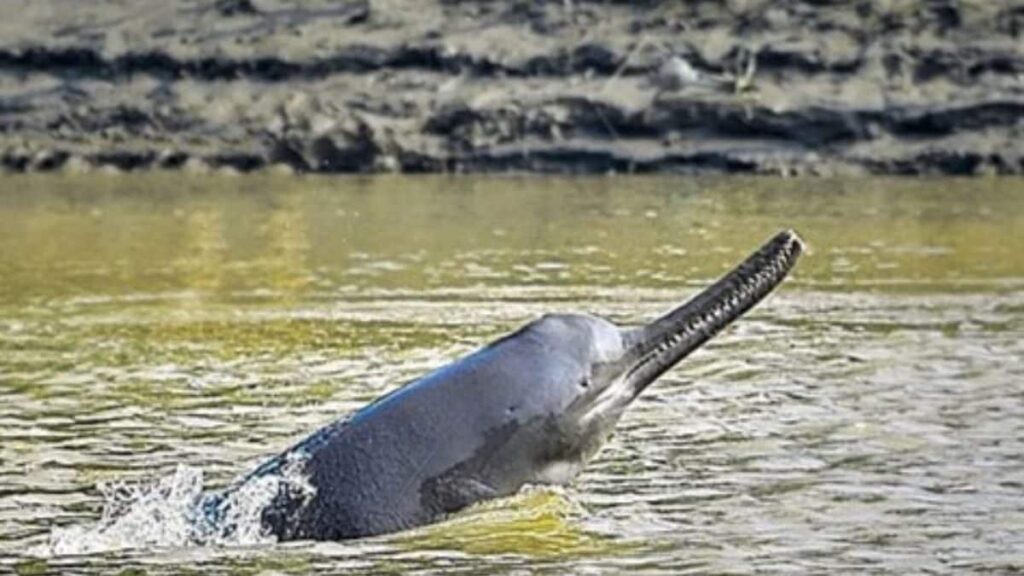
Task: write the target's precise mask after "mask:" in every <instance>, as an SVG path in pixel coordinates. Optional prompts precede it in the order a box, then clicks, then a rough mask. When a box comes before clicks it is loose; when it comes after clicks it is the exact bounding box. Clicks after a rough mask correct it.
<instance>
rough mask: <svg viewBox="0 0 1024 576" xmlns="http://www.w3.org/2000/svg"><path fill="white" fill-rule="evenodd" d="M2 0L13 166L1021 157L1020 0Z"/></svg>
mask: <svg viewBox="0 0 1024 576" xmlns="http://www.w3.org/2000/svg"><path fill="white" fill-rule="evenodd" d="M5 7H6V8H7V9H5V11H4V12H5V15H4V18H3V19H2V21H0V165H2V166H3V167H4V168H5V169H7V170H10V171H47V170H67V171H76V170H91V169H104V170H136V169H152V168H165V169H182V170H194V171H204V170H211V169H212V170H238V171H249V170H254V169H260V168H266V167H276V168H279V169H283V170H294V171H312V172H393V171H402V172H490V171H539V172H559V173H577V172H580V173H606V172H741V173H773V174H805V173H806V174H825V175H828V174H850V173H854V174H856V173H889V174H920V173H943V174H989V173H1017V174H1020V173H1024V39H1022V37H1021V36H1022V30H1024V3H1022V2H1019V1H1012V0H1007V1H1004V2H987V1H984V0H975V1H971V0H962V1H959V2H957V1H952V0H949V1H943V0H936V1H927V2H926V1H923V0H922V1H904V0H888V1H884V2H882V1H878V2H872V1H861V2H840V1H829V0H802V1H797V0H794V1H790V2H784V3H779V2H759V1H754V0H750V1H741V0H705V1H699V2H686V3H675V2H640V3H628V2H614V1H601V2H586V1H580V0H576V1H568V0H567V1H559V2H486V1H456V0H448V1H444V0H442V1H430V2H420V1H411V0H409V1H400V0H394V1H376V0H375V1H371V2H365V1H354V0H346V1H339V0H333V1H327V0H322V1H319V2H299V1H298V0H295V1H286V0H219V1H218V0H203V1H187V0H179V1H177V2H164V1H161V0H136V1H134V2H131V3H127V4H126V3H123V2H118V1H114V0H97V1H94V2H89V3H83V2H78V1H71V0H8V1H7V2H6V3H5ZM673 56H675V57H677V58H678V59H679V61H682V62H684V63H686V64H688V65H689V66H691V67H692V69H693V71H694V72H695V73H696V74H698V75H699V76H700V77H701V81H698V82H695V83H693V82H690V83H688V82H685V81H682V82H679V81H677V82H674V84H675V85H674V86H670V88H671V89H664V88H665V86H666V82H665V74H664V68H662V66H663V65H664V63H665V61H666V60H668V59H670V58H672V57H673ZM677 62H678V61H677ZM659 70H662V71H663V72H662V73H661V74H659V73H658V71H659ZM672 79H673V78H670V80H672ZM705 79H710V80H714V81H709V82H704V81H703V80H705ZM675 80H679V79H678V78H675ZM684 80H685V79H684ZM669 84H673V82H669ZM680 84H682V85H681V86H680Z"/></svg>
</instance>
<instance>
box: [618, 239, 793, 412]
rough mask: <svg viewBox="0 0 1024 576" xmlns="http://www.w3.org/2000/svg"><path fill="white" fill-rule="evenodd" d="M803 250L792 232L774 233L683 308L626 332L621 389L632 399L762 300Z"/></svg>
mask: <svg viewBox="0 0 1024 576" xmlns="http://www.w3.org/2000/svg"><path fill="white" fill-rule="evenodd" d="M803 247H804V245H803V241H802V240H801V239H800V237H799V236H798V235H797V234H796V232H794V231H792V230H786V231H783V232H780V233H779V234H776V235H775V237H774V238H772V239H771V240H769V241H768V242H767V243H766V244H765V245H764V246H762V247H761V248H760V249H759V250H758V251H757V252H755V253H753V254H751V255H750V257H748V258H747V259H746V260H744V261H743V263H742V264H740V265H739V266H737V267H736V268H735V269H733V270H732V272H729V273H728V274H726V275H725V276H723V277H722V278H721V279H720V280H719V281H718V282H715V283H714V284H713V285H711V287H709V288H707V289H706V290H704V291H703V292H701V293H700V294H698V295H697V296H696V297H694V298H693V299H692V300H690V301H689V302H687V303H686V304H683V305H682V306H680V307H679V308H676V309H675V310H672V311H671V312H669V313H668V314H665V315H664V316H662V317H661V318H658V319H657V320H655V321H654V322H651V323H650V324H648V325H647V326H643V327H640V328H636V329H633V330H630V331H628V332H626V333H625V335H624V338H625V340H626V342H625V343H626V346H627V348H628V350H629V352H628V353H627V354H626V359H625V362H627V363H628V367H626V374H625V376H624V383H625V384H626V385H627V386H628V387H629V388H631V390H632V393H633V395H634V397H635V396H636V395H638V394H640V392H642V391H643V390H644V389H645V388H646V387H647V386H649V385H650V384H651V382H654V380H656V379H657V378H658V376H660V375H661V374H663V373H664V372H665V371H666V370H668V369H669V368H671V367H672V366H674V365H675V364H676V363H677V362H679V361H680V360H682V359H683V358H685V357H686V356H687V355H688V354H690V352H693V351H694V350H696V349H697V348H699V347H700V346H701V345H702V344H704V343H705V342H707V341H708V339H710V338H711V337H712V336H714V335H715V334H717V333H718V332H719V331H720V330H722V329H723V328H725V327H726V326H728V325H729V324H731V323H732V322H733V321H734V320H736V319H737V318H739V317H740V316H742V315H743V314H744V313H745V312H746V311H747V310H750V308H752V307H753V306H754V305H755V304H757V303H758V302H759V301H760V300H761V299H762V298H764V297H765V296H767V295H768V293H769V292H771V291H772V290H773V289H774V288H775V287H776V286H778V285H779V283H781V282H782V280H783V278H785V277H786V274H787V273H788V272H789V271H790V269H792V268H793V265H794V264H795V263H796V260H797V258H798V257H799V256H800V253H801V251H802V250H803Z"/></svg>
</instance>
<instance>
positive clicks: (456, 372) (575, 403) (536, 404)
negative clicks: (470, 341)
mask: <svg viewBox="0 0 1024 576" xmlns="http://www.w3.org/2000/svg"><path fill="white" fill-rule="evenodd" d="M802 249H803V244H802V242H801V240H800V238H799V237H798V236H797V235H796V233H794V232H792V231H788V230H787V231H784V232H780V233H779V234H778V235H776V236H775V237H774V238H772V239H771V240H769V241H768V242H767V243H766V244H765V245H764V246H763V247H761V249H760V250H758V251H757V252H755V253H754V254H752V255H751V256H750V257H749V258H747V259H746V260H745V261H744V262H743V263H741V264H740V265H739V266H737V267H736V268H735V269H734V270H733V271H731V272H730V273H728V274H727V275H726V276H724V277H723V278H722V279H720V280H719V281H718V282H716V283H715V284H714V285H712V286H711V287H709V288H707V289H706V290H704V291H703V292H701V293H700V294H698V295H697V296H696V297H695V298H693V299H692V300H690V301H689V302H687V303H686V304H684V305H682V306H680V307H678V308H676V309H674V310H672V311H670V312H668V313H667V314H665V315H663V316H661V317H660V318H657V319H655V320H654V321H652V322H651V323H649V324H647V325H646V326H641V327H639V328H632V329H622V328H619V327H618V326H616V325H615V324H613V323H611V322H609V321H608V320H605V319H603V318H600V317H597V316H590V315H583V314H549V315H545V316H544V317H542V318H540V319H539V320H536V321H534V322H531V323H530V324H528V325H526V326H524V327H523V328H521V329H520V330H518V331H517V332H515V333H513V334H510V335H508V336H505V337H504V338H501V339H499V340H497V341H495V342H492V343H491V344H489V345H487V346H485V347H484V348H482V349H480V350H478V351H477V352H474V353H473V354H470V355H469V356H466V357H465V358H462V359H461V360H457V361H456V362H453V363H452V364H449V365H447V366H445V367H443V368H440V369H438V370H436V371H434V372H432V373H430V374H428V375H427V376H425V377H423V378H421V379H419V380H417V381H415V382H412V383H410V384H407V385H405V386H403V387H401V388H399V389H398V390H395V391H394V392H391V393H390V394H388V395H386V396H384V397H383V398H380V399H378V400H377V401H375V402H374V403H372V404H370V405H369V406H367V407H365V408H363V409H361V410H359V411H358V412H356V413H354V414H353V415H351V416H350V417H348V418H345V419H343V420H341V421H339V422H337V423H335V424H332V425H330V426H327V427H326V428H324V429H322V430H320V431H318V432H316V433H314V434H313V435H312V436H310V437H309V438H307V439H305V440H303V441H302V442H300V443H299V444H297V445H296V446H294V447H293V448H291V449H289V450H287V451H286V452H285V453H283V454H282V455H280V456H278V457H276V458H274V459H272V460H270V461H269V462H267V463H265V464H263V465H262V466H260V467H258V468H257V469H256V470H255V471H254V472H253V473H252V474H250V475H248V476H246V477H245V478H243V479H242V480H241V481H240V482H239V483H238V484H237V485H236V486H233V487H231V488H228V489H227V491H226V493H227V495H225V494H217V495H212V496H210V497H209V498H208V499H207V500H206V501H205V502H204V503H203V505H202V508H203V512H204V515H205V517H206V521H207V522H209V523H210V524H211V525H212V526H211V530H213V531H215V532H218V533H221V532H223V531H225V530H226V529H227V530H230V527H227V528H225V527H224V526H218V524H222V523H223V522H225V520H224V518H226V517H228V516H229V515H230V510H229V509H228V508H230V506H231V504H230V503H229V502H230V498H228V497H227V496H230V494H231V492H232V491H235V490H239V489H244V488H245V486H246V485H247V484H248V483H251V482H254V481H259V480H261V479H262V478H264V477H266V476H267V475H270V474H274V475H279V474H282V473H283V470H284V469H285V468H286V467H291V468H297V469H298V473H299V474H300V475H301V476H302V477H304V478H305V479H306V482H303V483H302V485H301V486H300V487H296V486H295V485H294V484H288V483H284V484H282V485H281V487H280V489H279V493H278V495H277V496H276V497H275V498H274V500H273V502H272V503H271V504H270V505H269V506H268V507H267V509H266V510H265V511H264V512H263V515H262V518H263V522H264V523H265V525H266V526H267V528H268V529H269V530H270V531H271V532H272V533H273V534H274V535H276V536H277V538H278V539H279V540H295V539H315V540H339V539H346V538H358V537H362V536H373V535H377V534H384V533H388V532H395V531H398V530H403V529H408V528H412V527H415V526H420V525H423V524H427V523H431V522H435V521H437V520H440V519H442V518H444V517H445V516H446V515H448V514H451V513H453V512H457V511H459V510H462V509H463V508H465V507H467V506H469V505H471V504H474V503H477V502H481V501H485V500H490V499H494V498H499V497H502V496H509V495H511V494H514V493H516V492H517V491H518V490H519V489H521V488H522V487H523V486H524V485H526V484H565V483H568V482H570V481H571V480H573V479H574V478H575V477H576V475H578V474H579V472H580V471H581V470H582V469H583V467H584V465H585V464H586V462H587V460H589V459H590V458H591V457H592V456H593V455H594V454H595V453H596V452H597V451H598V449H599V448H600V447H601V445H602V444H603V443H604V441H605V439H606V438H607V437H608V435H609V434H611V432H612V430H613V428H614V427H615V424H616V423H617V422H618V421H619V418H620V417H621V416H622V413H623V412H624V411H625V409H626V408H627V407H628V406H629V405H630V404H631V403H632V402H633V401H634V400H635V399H636V398H637V397H638V396H639V395H640V394H641V393H642V392H643V391H644V389H645V388H647V387H648V386H650V385H651V384H652V383H653V382H654V381H655V380H656V379H657V378H658V377H659V376H660V375H661V374H663V373H664V372H665V371H667V370H668V369H669V368H671V367H673V366H674V365H675V364H676V363H678V362H679V361H680V360H682V359H683V358H685V357H686V356H687V355H689V354H690V353H691V352H693V351H694V350H696V349H697V348H698V347H700V346H701V345H702V344H703V343H704V342H706V341H707V340H708V339H710V338H711V337H712V336H714V335H715V334H716V333H718V332H719V331H720V330H722V329H723V328H725V327H726V326H728V325H729V324H730V323H732V322H733V321H735V320H736V319H738V318H739V317H740V316H742V315H743V314H744V313H745V312H746V311H747V310H749V309H750V308H751V307H753V306H754V305H755V304H757V302H759V301H760V300H761V299H762V298H764V297H765V296H766V295H767V294H768V293H769V292H771V291H772V290H773V289H774V288H775V287H776V286H778V285H779V284H780V283H781V282H782V280H783V279H784V278H785V277H786V274H787V273H788V272H789V271H790V269H791V268H792V267H793V265H794V264H795V263H796V261H797V258H798V257H799V256H800V253H801V251H802Z"/></svg>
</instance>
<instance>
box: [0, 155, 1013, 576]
mask: <svg viewBox="0 0 1024 576" xmlns="http://www.w3.org/2000/svg"><path fill="white" fill-rule="evenodd" d="M4 183H5V186H4V187H3V188H2V189H0V571H3V570H6V569H10V568H17V569H18V570H19V571H22V572H26V573H32V572H33V571H36V572H39V571H46V570H50V571H54V572H60V571H87V572H96V573H110V572H117V571H121V570H124V569H140V570H142V571H144V572H146V573H177V572H179V571H180V569H181V567H182V566H183V565H188V566H191V567H193V568H194V569H195V570H197V571H199V572H203V573H217V572H224V573H236V572H241V573H253V572H259V571H262V570H274V571H282V572H296V573H302V572H305V571H309V570H314V569H316V570H324V571H335V572H344V573H353V572H355V573H380V572H382V571H386V572H403V573H404V572H417V571H436V570H450V571H459V572H465V573H493V572H494V571H515V570H517V569H524V568H526V569H529V570H531V571H534V572H546V571H550V572H552V573H563V572H564V571H566V570H567V569H571V570H573V571H575V572H582V571H597V572H601V571H605V572H620V571H622V570H626V569H628V570H641V571H661V572H665V573H673V574H675V573H686V572H696V573H705V572H730V573H748V572H757V571H762V572H779V571H784V570H794V569H795V570H799V571H801V572H806V571H811V572H828V573H831V572H842V571H852V572H863V571H870V570H877V571H883V572H891V573H904V572H908V571H910V572H913V571H922V570H923V571H932V572H951V573H956V572H963V571H968V570H979V571H985V570H988V571H995V572H1005V571H1012V570H1014V569H1021V568H1022V567H1024V556H1022V552H1021V551H1022V550H1024V537H1022V536H1021V535H1022V534H1024V499H1022V498H1021V495H1022V494H1024V461H1022V456H1021V455H1022V454H1024V368H1022V366H1021V364H1020V358H1022V357H1024V344H1022V342H1024V339H1022V335H1024V237H1022V236H1021V234H1020V230H1022V229H1024V226H1022V225H1024V182H1022V181H1017V180H971V181H949V180H945V181H943V180H930V181H929V180H925V181H919V180H916V181H907V180H867V181H865V180H849V181H824V180H808V181H796V182H793V181H780V180H768V179H759V180H745V179H729V178H720V179H707V180H700V179H681V178H680V179H672V178H650V179H647V178H610V179H578V180H568V179H532V178H506V179H462V178H416V179H409V178H374V179H324V178H274V177H268V176H254V177H240V178H229V177H223V178H218V177H198V176H197V177H182V176H181V175H161V174H154V175H146V176H141V177H140V176H130V177H126V176H120V177H102V176H89V177H74V178H67V177H55V176H48V177H42V176H33V177H8V178H6V179H5V180H4ZM782 227H795V228H797V229H798V230H799V231H800V232H801V233H802V234H803V235H804V237H805V238H807V240H808V241H809V243H810V244H811V253H810V254H809V255H808V256H807V257H805V258H804V259H803V261H802V262H801V264H800V266H799V268H798V269H797V271H796V273H795V275H794V276H793V278H792V280H791V281H790V282H788V283H787V284H786V285H785V287H784V288H783V290H782V291H781V292H779V293H778V294H776V295H774V296H773V297H771V298H770V299H769V300H768V301H767V302H766V304H765V305H764V306H762V307H760V308H758V309H757V310H755V311H754V312H753V313H752V314H751V315H750V316H749V317H748V318H746V319H745V320H744V321H743V322H741V323H740V324H738V325H736V326H735V327H734V328H732V329H730V330H728V331H727V332H726V333H725V334H723V335H722V336H721V337H720V338H719V339H717V340H715V341H714V342H712V343H711V344H710V345H708V346H707V350H705V351H702V352H699V353H697V354H696V355H695V356H693V357H692V358H691V359H689V360H688V361H686V362H685V363H683V364H682V365H681V366H680V367H678V368H677V369H675V370H674V371H672V372H671V373H669V374H668V375H667V376H666V377H665V378H663V379H662V381H661V382H660V383H659V384H658V385H657V386H655V387H653V388H652V389H650V390H649V391H648V393H646V394H645V396H644V397H643V398H642V399H641V400H640V401H639V402H638V404H637V405H636V406H634V407H633V409H632V410H631V411H630V412H629V414H628V415H627V417H626V418H625V419H624V420H623V422H622V423H621V424H620V426H619V428H618V431H617V433H616V436H615V437H614V438H613V440H612V442H611V443H610V445H609V446H608V447H607V448H606V449H605V450H604V451H603V452H602V453H601V455H600V457H599V458H598V459H597V460H596V461H595V462H593V463H592V465H591V466H589V467H588V468H587V470H586V472H585V473H584V474H583V476H582V477H581V478H580V480H579V481H578V482H577V483H576V484H575V485H574V486H572V487H570V488H568V489H566V490H559V491H550V490H536V491H530V492H528V493H526V494H524V495H521V496H520V497H517V498H513V499H509V500H507V501H502V502H497V503H493V504H491V505H488V506H485V507H482V508H481V509H478V510H473V511H470V512H469V513H468V514H465V515H463V516H461V517H459V518H458V519H456V520H455V521H453V522H450V523H446V524H442V525H438V526H432V527H428V528H425V529H423V530H418V531H415V532H413V533H409V534H404V535H398V536H392V537H387V538H380V539H371V540H366V541H360V542H358V543H343V544H335V543H318V544H313V543H299V544H289V545H285V546H267V545H261V546H257V547H241V548H239V547H227V548H218V547H213V548H210V547H207V548H173V547H172V548H159V547H158V548H150V549H143V550H136V551H130V552H126V551H120V552H108V553H102V554H91V555H86V556H63V555H57V556H43V557H36V556H32V555H29V554H26V552H25V551H26V550H28V549H29V548H32V547H38V546H40V545H42V544H45V543H46V542H47V540H48V538H49V537H50V534H51V533H52V532H53V529H54V528H56V527H81V526H89V525H91V524H93V523H94V522H95V521H96V520H97V519H98V518H99V517H100V512H101V508H102V506H103V503H104V498H103V496H102V494H100V493H99V492H98V491H97V488H96V486H97V484H98V483H103V482H111V481H131V480H137V479H143V478H154V477H162V478H164V479H166V478H168V477H170V476H171V475H172V474H173V473H174V470H175V469H176V466H177V465H178V464H187V465H189V466H192V467H194V468H195V469H201V470H202V471H203V473H204V476H205V478H206V480H207V481H208V482H212V483H213V484H215V485H216V484H223V483H225V482H227V481H228V480H230V478H231V477H233V476H234V475H235V474H238V473H240V472H243V471H244V470H246V469H247V468H249V467H250V466H251V465H252V464H253V463H255V462H257V461H258V460H259V459H260V458H261V457H264V456H266V455H268V454H271V453H273V452H276V451H277V450H279V449H281V448H282V447H284V446H286V445H288V444H289V443H291V442H292V441H294V440H295V439H297V438H299V437H301V436H303V435H305V434H306V433H308V432H309V431H311V430H313V429H315V428H317V427H318V426H320V425H322V424H324V423H326V422H329V421H331V420H333V419H334V418H336V417H337V416H339V415H341V414H344V413H346V412H348V411H350V410H352V409H354V408H357V407H359V406H360V405H362V404H363V403H365V402H366V401H368V400H370V399H372V398H374V397H376V396H377V395H379V394H381V393H383V392H384V391H387V390H390V389H391V388H393V387H395V386H396V385H398V384H400V383H402V382H405V381H407V380H409V379H412V378H415V377H416V376H418V375H419V374H422V373H423V372H425V371H427V370H429V369H431V368H433V367H436V366H438V365H440V364H442V363H444V362H447V361H449V360H450V359H452V358H455V357H457V356H458V355H460V354H462V353H465V352H467V351H469V350H471V349H473V348H474V347H476V346H478V345H480V344H481V343H483V342H486V341H487V340H488V339H489V338H492V337H494V336H497V335H499V334H502V333H504V332H505V331H507V330H509V329H511V328H514V327H515V326H517V325H519V324H520V323H522V322H524V321H527V320H529V319H530V318H532V317H534V316H536V315H539V314H541V313H544V312H547V311H552V310H584V311H593V312H597V313H601V314H604V315H607V316H610V317H612V318H614V319H616V320H618V321H621V322H637V321H641V320H642V319H644V318H647V317H650V316H651V315H653V314H655V313H657V312H659V311H661V310H663V309H665V308H667V307H669V306H670V305H672V304H673V303H675V302H677V301H679V300H681V299H682V298H684V297H685V296H687V295H689V294H692V293H693V291H694V290H695V289H696V288H697V287H699V286H701V285H702V284H704V283H706V282H708V281H709V280H711V279H712V278H714V277H715V276H716V275H718V274H720V273H721V272H723V271H724V270H726V269H727V268H729V267H730V266H731V265H733V264H734V263H735V262H736V261H737V260H739V259H740V258H742V257H743V256H745V255H746V254H747V253H748V252H749V251H750V250H751V249H752V248H754V247H755V246H757V245H759V244H760V242H761V241H762V240H763V239H765V238H766V237H768V236H770V235H771V234H772V233H774V232H775V231H776V230H777V229H779V228H782Z"/></svg>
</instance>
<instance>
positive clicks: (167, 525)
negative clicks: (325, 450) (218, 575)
mask: <svg viewBox="0 0 1024 576" xmlns="http://www.w3.org/2000/svg"><path fill="white" fill-rule="evenodd" d="M98 488H99V490H100V493H101V494H102V495H103V499H104V506H103V513H102V516H101V517H100V520H99V522H97V523H96V524H95V525H94V526H71V527H64V528H55V529H54V530H53V531H52V532H51V534H50V538H49V542H48V543H47V544H45V545H43V546H40V547H39V548H37V549H36V550H33V551H32V552H33V554H34V555H36V556H60V555H69V554H94V553H101V552H108V551H112V550H124V549H131V548H145V549H152V548H181V547H195V546H252V545H258V544H267V543H273V542H274V541H276V538H275V537H274V536H273V535H271V534H270V533H269V532H268V530H267V529H266V527H265V526H264V525H263V522H262V514H263V511H264V509H266V507H267V506H268V505H270V504H271V503H272V502H273V501H274V499H275V498H276V497H277V496H278V495H279V494H281V493H282V492H283V491H287V492H288V493H289V494H293V495H294V494H303V495H305V496H306V497H309V496H311V495H312V494H313V493H314V492H313V488H312V486H311V485H310V484H309V482H308V479H307V478H306V477H305V475H304V474H303V473H302V466H301V462H300V461H297V460H296V459H289V461H288V462H287V463H286V465H285V466H282V467H281V468H280V471H279V472H278V473H273V474H266V475H264V476H261V477H258V478H251V479H248V480H247V481H245V482H243V483H241V484H238V485H236V486H234V487H233V488H232V489H231V490H229V491H226V492H225V493H223V494H210V493H207V492H206V491H205V490H204V480H203V471H202V470H201V469H199V468H195V467H191V466H185V465H178V466H177V467H176V468H175V469H174V472H173V473H171V474H169V475H166V476H163V477H161V478H158V479H156V480H155V481H151V482H146V483H141V484H133V483H130V482H125V481H115V482H111V483H101V484H100V485H99V486H98ZM211 505H212V506H214V507H215V509H216V515H211V514H210V513H209V511H210V507H211Z"/></svg>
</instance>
